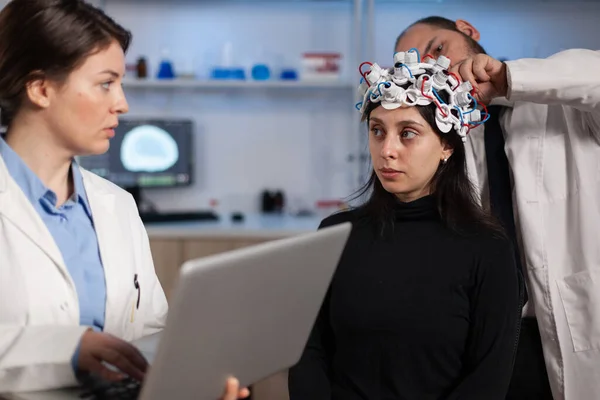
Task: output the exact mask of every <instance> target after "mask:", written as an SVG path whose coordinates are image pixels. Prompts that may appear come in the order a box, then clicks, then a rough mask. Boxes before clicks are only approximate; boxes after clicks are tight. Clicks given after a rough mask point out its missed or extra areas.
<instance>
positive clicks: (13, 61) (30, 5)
mask: <svg viewBox="0 0 600 400" xmlns="http://www.w3.org/2000/svg"><path fill="white" fill-rule="evenodd" d="M114 41H116V42H117V43H119V45H120V46H121V48H123V51H127V49H128V48H129V44H130V42H131V33H130V32H129V31H127V30H126V29H124V28H123V27H122V26H120V25H119V24H117V23H116V22H115V21H114V20H113V19H111V18H110V17H108V16H107V15H106V14H104V12H103V11H101V10H100V9H98V8H96V7H94V6H92V5H90V4H88V3H86V2H85V1H82V0H12V1H11V2H10V3H8V4H7V5H6V6H5V7H4V9H2V11H1V12H0V108H1V110H2V114H1V117H2V125H9V124H10V123H11V121H12V119H13V118H14V116H15V115H16V113H17V112H18V111H19V109H20V108H21V105H22V103H23V100H24V97H25V91H26V86H27V84H28V83H29V82H31V81H32V80H34V79H38V78H40V77H43V78H47V79H52V80H55V81H58V82H61V81H64V80H65V79H66V78H67V76H68V75H69V74H70V73H71V72H72V71H73V70H75V69H76V68H78V67H79V66H80V65H81V64H82V63H83V62H84V61H85V59H86V58H87V57H88V56H89V55H91V54H93V53H95V52H97V51H100V50H103V49H105V48H107V47H108V46H110V44H111V43H112V42H114Z"/></svg>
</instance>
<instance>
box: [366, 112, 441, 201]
mask: <svg viewBox="0 0 600 400" xmlns="http://www.w3.org/2000/svg"><path fill="white" fill-rule="evenodd" d="M369 151H370V153H371V160H372V162H373V168H374V171H375V174H376V175H377V178H378V179H379V181H380V182H381V184H382V186H383V187H384V188H385V190H387V191H388V192H390V193H393V194H395V195H396V196H397V197H398V198H399V199H400V200H401V201H405V202H408V201H413V200H416V199H418V198H420V197H423V196H426V195H428V194H429V193H430V186H431V181H432V178H433V177H434V175H435V173H436V171H437V169H438V167H439V165H440V162H441V161H442V160H443V159H444V158H447V157H449V156H450V154H451V151H450V150H447V149H445V146H444V144H443V142H442V140H441V139H440V137H439V136H438V134H437V133H436V131H434V129H433V128H432V127H431V125H429V123H428V122H427V121H426V120H425V119H424V118H423V116H422V115H421V114H420V112H419V110H418V108H417V107H407V106H403V107H401V108H397V109H395V110H386V109H385V108H383V107H381V106H378V107H377V108H375V109H374V110H373V111H372V112H371V114H370V116H369Z"/></svg>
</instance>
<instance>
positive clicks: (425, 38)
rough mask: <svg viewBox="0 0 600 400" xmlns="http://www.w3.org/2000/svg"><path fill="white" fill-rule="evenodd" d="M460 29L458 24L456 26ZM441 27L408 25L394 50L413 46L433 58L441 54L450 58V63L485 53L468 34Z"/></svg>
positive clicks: (402, 49)
mask: <svg viewBox="0 0 600 400" xmlns="http://www.w3.org/2000/svg"><path fill="white" fill-rule="evenodd" d="M457 27H458V29H460V26H457ZM471 32H472V31H467V32H466V33H462V32H456V31H451V30H448V29H442V28H438V27H435V26H431V25H427V24H417V25H414V26H412V27H410V28H409V29H408V30H407V31H406V32H405V33H404V35H402V37H401V38H400V40H399V41H398V43H397V44H396V52H398V51H407V50H409V49H411V48H413V47H415V48H417V49H418V50H419V52H420V53H421V57H424V56H425V54H431V55H432V56H433V57H434V58H438V57H439V56H441V55H443V56H446V57H448V58H449V59H450V61H451V65H452V66H454V65H455V64H459V63H461V62H462V61H464V60H465V59H466V58H468V57H471V56H473V55H475V54H479V53H485V51H484V50H483V48H482V47H481V46H480V45H479V43H477V41H476V40H474V39H473V38H472V37H471V36H469V34H470V33H471Z"/></svg>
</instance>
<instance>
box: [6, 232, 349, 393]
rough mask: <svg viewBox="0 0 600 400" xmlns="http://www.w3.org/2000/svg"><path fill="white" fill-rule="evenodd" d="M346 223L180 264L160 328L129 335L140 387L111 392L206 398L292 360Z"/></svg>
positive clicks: (334, 259)
mask: <svg viewBox="0 0 600 400" xmlns="http://www.w3.org/2000/svg"><path fill="white" fill-rule="evenodd" d="M350 231H351V225H350V223H345V224H340V225H336V226H333V227H329V228H325V229H321V230H319V231H317V232H313V233H309V234H305V235H300V236H295V237H291V238H287V239H282V240H277V241H273V242H267V243H263V244H260V245H257V246H252V247H247V248H243V249H238V250H234V251H231V252H227V253H222V254H218V255H215V256H210V257H206V258H202V259H197V260H191V261H188V262H186V263H184V265H183V266H182V268H181V272H180V276H179V279H178V283H177V285H176V287H175V292H174V296H173V298H172V300H171V302H170V306H169V315H168V317H167V324H166V327H165V329H164V330H163V331H162V332H161V333H160V334H156V335H153V336H150V337H146V338H142V339H140V340H138V341H136V342H134V343H135V344H136V346H138V347H139V348H140V350H141V351H142V353H144V355H146V356H147V357H148V359H149V362H150V364H151V367H150V370H149V372H148V374H147V376H146V378H145V381H144V382H143V383H142V387H141V391H140V390H139V388H138V390H137V391H136V393H135V395H133V396H126V394H125V391H124V390H123V391H121V392H119V397H118V398H123V399H124V398H139V399H142V400H164V399H166V398H174V399H187V398H194V399H200V400H203V399H206V400H214V399H217V398H219V397H220V396H221V394H222V392H223V387H224V385H225V381H226V379H227V378H228V377H229V376H235V377H236V378H238V379H239V381H240V383H241V384H242V385H244V386H248V385H251V384H252V383H254V382H256V381H259V380H261V379H263V378H266V377H268V376H270V375H273V374H275V373H277V372H279V371H282V370H285V369H287V368H289V367H291V366H292V365H294V364H295V363H296V362H297V361H298V360H299V358H300V356H301V354H302V351H303V349H304V346H305V344H306V341H307V339H308V336H309V333H310V331H311V329H312V325H313V323H314V321H315V320H316V317H317V314H318V312H319V308H320V306H321V303H322V301H323V298H324V297H325V293H326V292H327V288H328V287H329V284H330V281H331V278H332V276H333V273H334V271H335V269H336V267H337V264H338V261H339V258H340V256H341V254H342V251H343V249H344V246H345V244H346V241H347V239H348V236H349V234H350ZM80 395H81V391H79V392H78V391H76V390H75V391H54V392H43V393H31V394H19V395H15V396H14V397H13V398H14V399H22V400H51V399H55V398H61V399H68V398H73V399H75V398H80ZM57 396H62V397H57ZM69 396H70V397H69Z"/></svg>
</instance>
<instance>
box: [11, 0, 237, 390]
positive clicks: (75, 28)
mask: <svg viewBox="0 0 600 400" xmlns="http://www.w3.org/2000/svg"><path fill="white" fill-rule="evenodd" d="M129 42H130V33H129V32H127V31H126V30H125V29H123V28H122V27H121V26H119V25H118V24H116V23H115V22H114V21H113V20H112V19H110V18H109V17H107V16H106V15H104V14H103V13H102V12H101V11H100V10H98V9H95V8H93V7H92V6H90V5H88V4H86V3H84V2H83V1H81V0H13V1H12V2H10V3H9V4H8V5H7V6H6V7H5V8H4V9H3V10H2V11H1V12H0V107H1V108H2V118H3V122H4V123H7V125H8V129H7V132H6V135H5V136H4V138H1V139H0V393H3V392H18V391H31V390H46V389H52V388H58V387H63V386H69V385H73V384H75V383H76V373H95V374H99V375H100V376H102V377H103V378H106V379H109V380H118V379H121V378H122V377H123V376H125V375H127V376H130V377H132V378H135V379H139V380H141V379H143V377H144V372H145V370H146V367H147V363H146V361H145V360H144V358H143V357H142V355H141V354H140V353H139V351H138V350H137V349H135V348H134V347H133V346H132V345H130V344H129V343H128V341H131V340H133V339H136V338H139V337H141V336H144V335H147V334H151V333H153V332H156V331H158V330H160V329H161V328H162V327H163V325H164V322H165V317H166V313H167V301H166V299H165V295H164V293H163V290H162V288H161V285H160V283H159V282H158V279H157V277H156V274H155V271H154V266H153V263H152V256H151V253H150V248H149V243H148V237H147V235H146V231H145V229H144V226H143V225H142V222H141V220H140V218H139V214H138V211H137V209H136V205H135V203H134V201H133V199H132V197H131V196H130V195H129V194H128V193H126V192H125V191H123V190H122V189H120V188H118V187H117V186H115V185H113V184H112V183H110V182H108V181H106V180H104V179H102V178H100V177H98V176H96V175H94V174H92V173H90V172H87V171H85V170H82V169H81V168H80V167H79V166H78V165H77V163H76V162H75V161H74V157H75V156H76V155H90V154H101V153H104V152H106V151H107V149H108V147H109V141H110V139H111V138H112V137H113V136H114V128H115V127H116V126H117V123H118V116H119V115H120V114H122V113H125V112H127V108H128V105H127V102H126V100H125V97H124V94H123V90H122V88H121V79H122V78H123V74H124V68H125V62H124V52H125V51H126V50H127V48H128V45H129ZM104 363H108V364H112V365H113V366H114V367H116V368H117V369H118V371H114V370H112V369H108V368H107V367H106V366H105V364H104ZM228 386H229V387H228V390H227V393H226V398H228V399H233V398H237V396H238V390H237V385H236V382H235V381H234V380H232V382H229V384H228ZM239 395H240V396H241V397H245V396H247V391H246V390H245V389H244V390H243V391H242V392H240V393H239Z"/></svg>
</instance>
